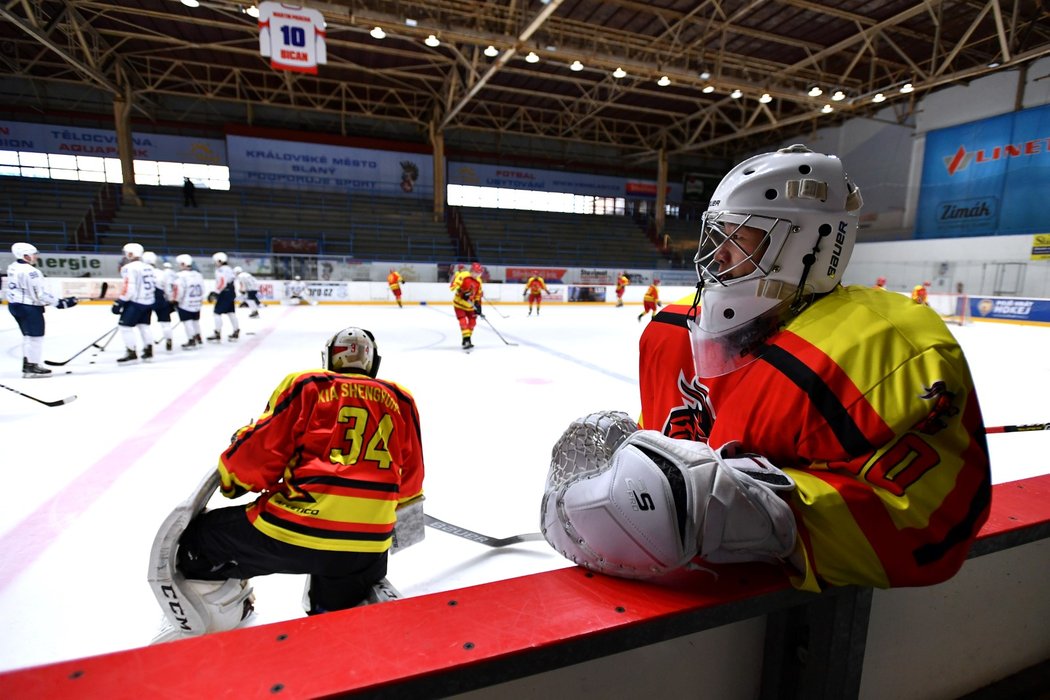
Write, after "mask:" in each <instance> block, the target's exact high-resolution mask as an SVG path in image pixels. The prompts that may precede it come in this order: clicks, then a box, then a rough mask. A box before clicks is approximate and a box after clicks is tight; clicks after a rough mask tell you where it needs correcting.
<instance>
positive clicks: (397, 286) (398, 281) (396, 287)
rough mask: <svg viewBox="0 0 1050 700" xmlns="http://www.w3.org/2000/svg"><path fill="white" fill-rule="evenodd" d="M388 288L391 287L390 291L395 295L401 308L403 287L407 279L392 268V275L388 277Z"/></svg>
mask: <svg viewBox="0 0 1050 700" xmlns="http://www.w3.org/2000/svg"><path fill="white" fill-rule="evenodd" d="M386 283H387V286H389V287H390V291H391V292H393V293H394V299H395V300H396V301H397V305H398V306H399V307H401V308H405V307H403V306H401V285H403V284H404V283H405V278H404V277H402V276H401V273H400V272H398V271H397V270H396V269H394V268H390V274H389V275H387V276H386Z"/></svg>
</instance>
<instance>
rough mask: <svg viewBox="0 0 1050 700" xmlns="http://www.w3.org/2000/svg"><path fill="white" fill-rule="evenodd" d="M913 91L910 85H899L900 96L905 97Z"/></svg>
mask: <svg viewBox="0 0 1050 700" xmlns="http://www.w3.org/2000/svg"><path fill="white" fill-rule="evenodd" d="M914 89H915V88H914V87H913V86H912V84H911V83H904V85H901V94H902V95H907V94H908V93H909V92H911V91H912V90H914Z"/></svg>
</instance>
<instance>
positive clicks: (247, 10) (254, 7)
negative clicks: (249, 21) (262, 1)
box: [242, 5, 259, 19]
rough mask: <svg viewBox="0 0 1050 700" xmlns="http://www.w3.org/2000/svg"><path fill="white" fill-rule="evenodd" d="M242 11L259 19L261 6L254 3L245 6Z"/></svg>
mask: <svg viewBox="0 0 1050 700" xmlns="http://www.w3.org/2000/svg"><path fill="white" fill-rule="evenodd" d="M242 12H244V14H246V15H248V16H249V17H252V18H254V19H259V6H258V5H252V6H251V7H246V8H244V10H242Z"/></svg>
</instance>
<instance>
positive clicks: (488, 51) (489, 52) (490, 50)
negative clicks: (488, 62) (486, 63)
mask: <svg viewBox="0 0 1050 700" xmlns="http://www.w3.org/2000/svg"><path fill="white" fill-rule="evenodd" d="M485 55H486V56H488V57H489V58H495V57H496V56H499V49H497V48H496V47H495V46H493V45H492V44H489V45H488V46H486V47H485Z"/></svg>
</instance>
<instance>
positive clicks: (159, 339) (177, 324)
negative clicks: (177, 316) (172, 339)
mask: <svg viewBox="0 0 1050 700" xmlns="http://www.w3.org/2000/svg"><path fill="white" fill-rule="evenodd" d="M181 325H182V321H181V320H180V321H179V322H178V323H176V324H175V325H174V326H172V327H171V331H172V332H173V333H174V332H175V329H176V328H178V327H179V326H181ZM162 340H164V335H163V334H162V335H161V336H160V337H159V338H157V339H156V340H154V341H153V344H154V345H160V341H162Z"/></svg>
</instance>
